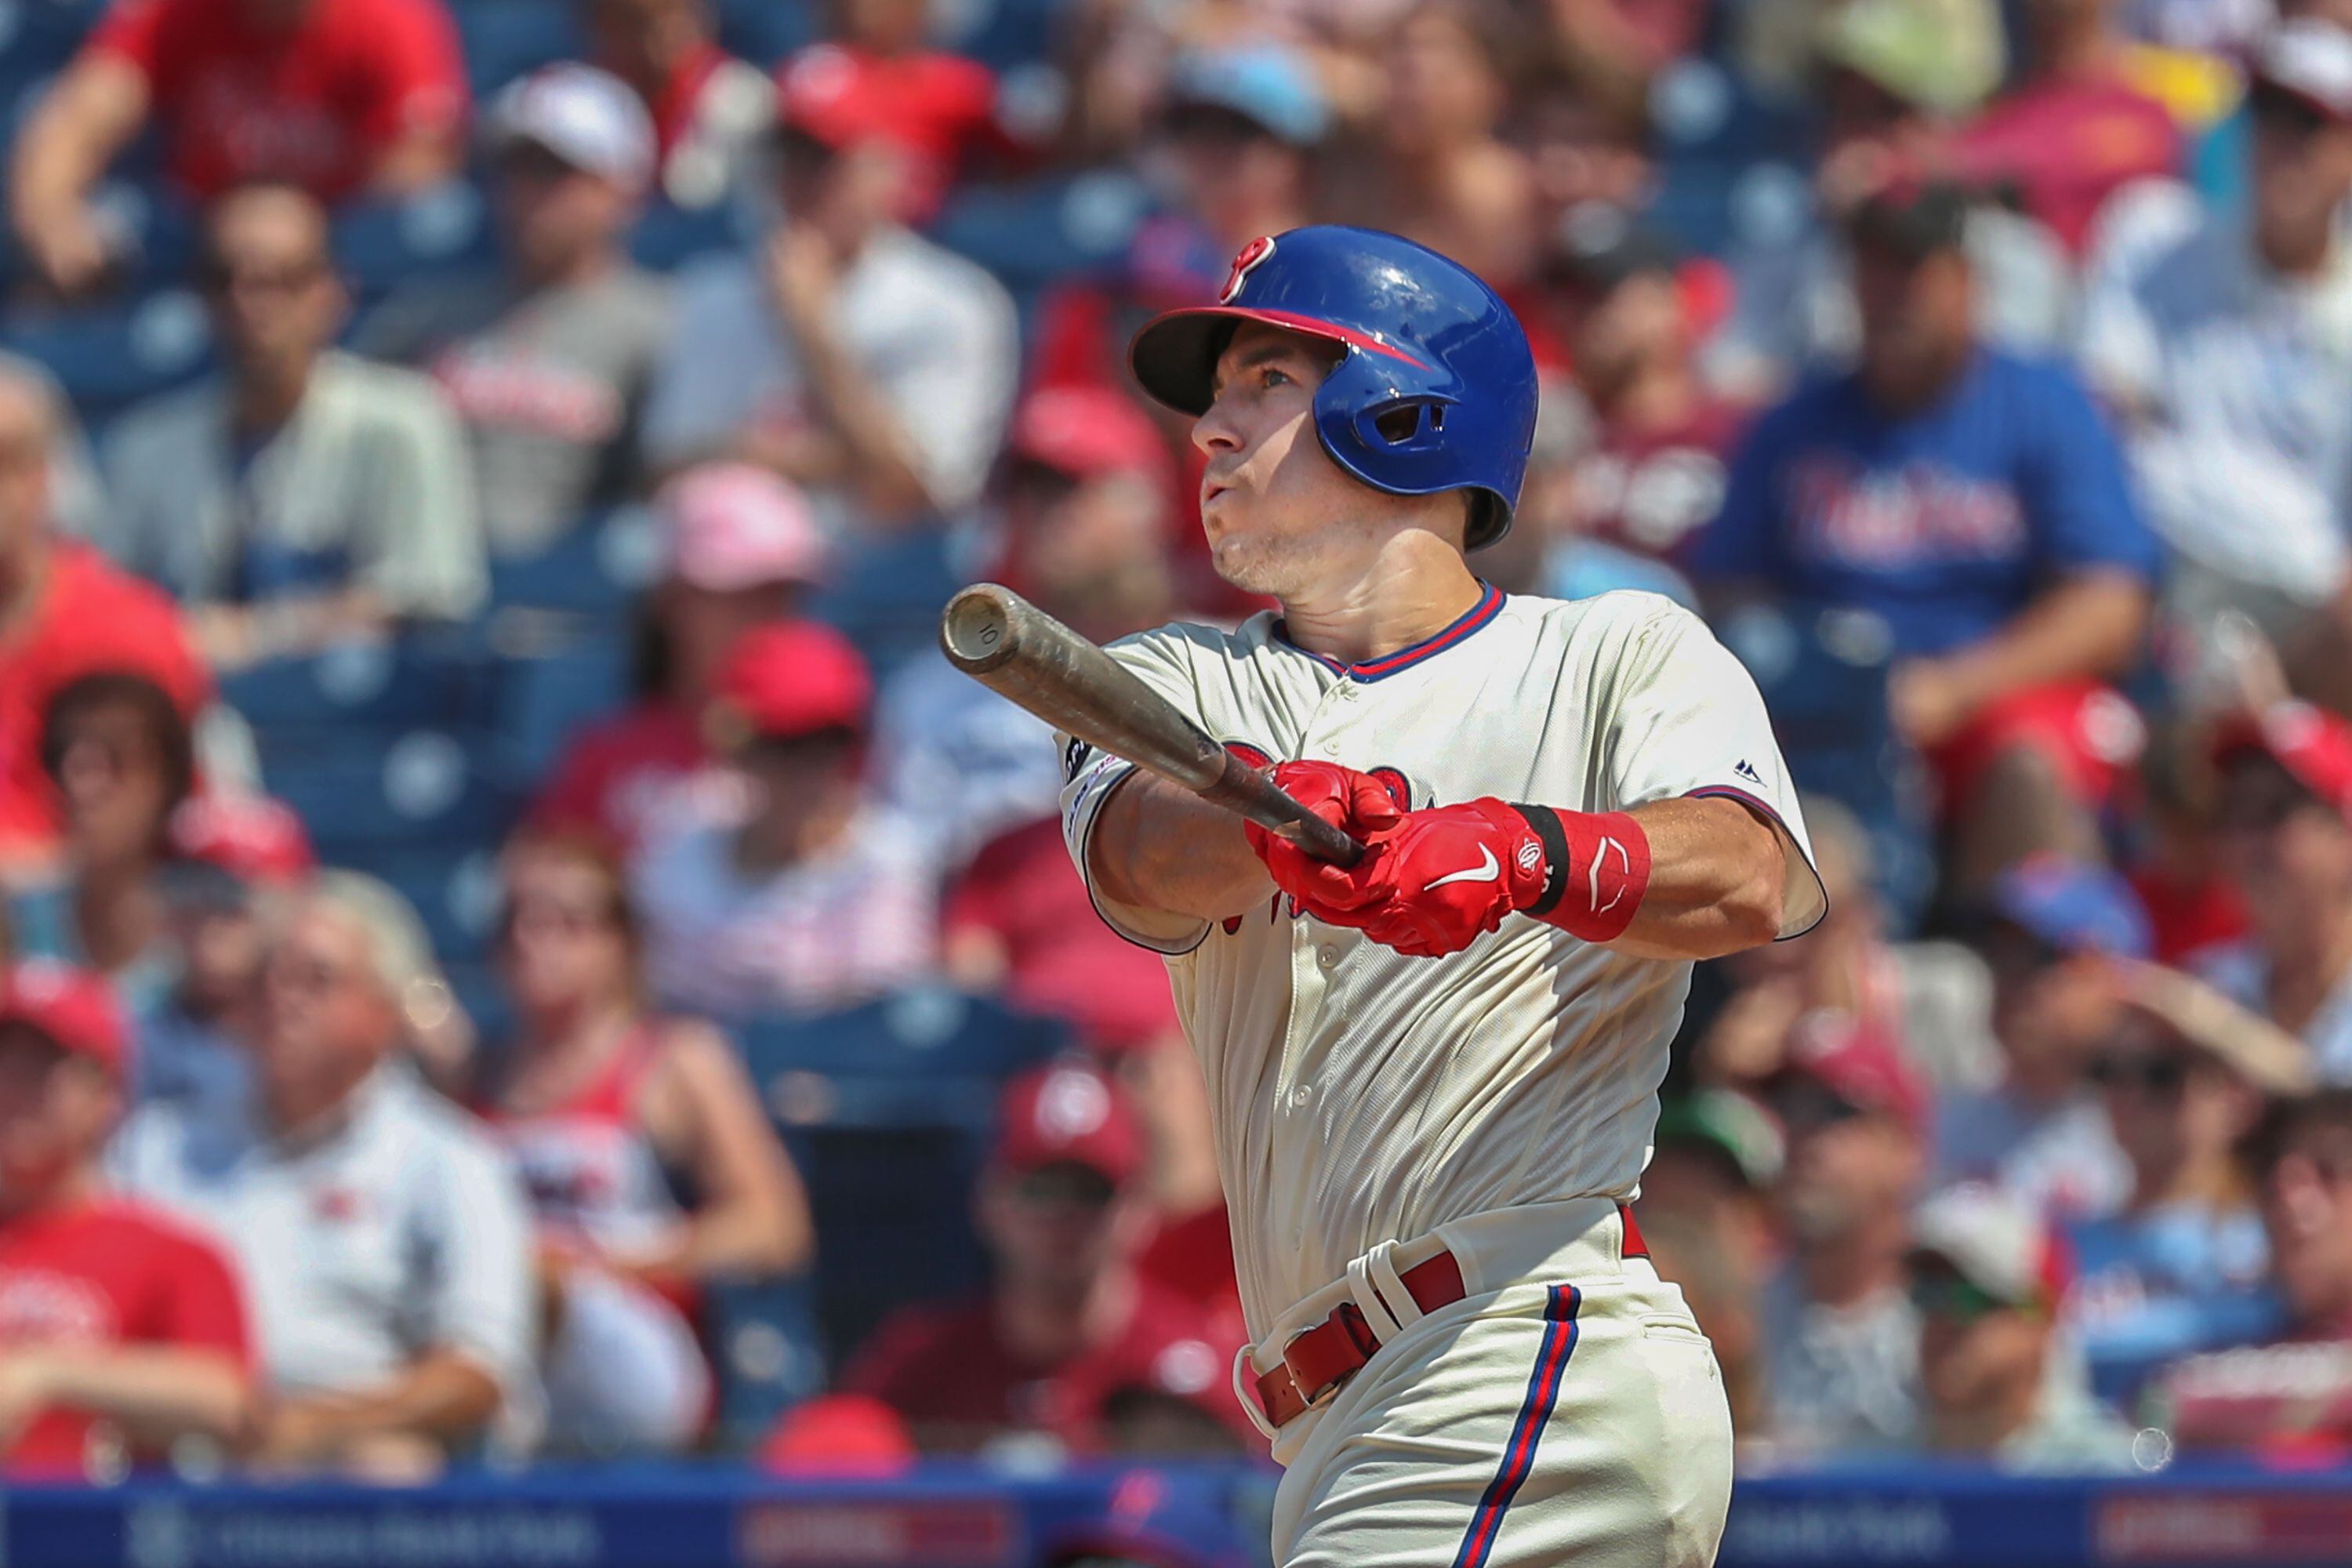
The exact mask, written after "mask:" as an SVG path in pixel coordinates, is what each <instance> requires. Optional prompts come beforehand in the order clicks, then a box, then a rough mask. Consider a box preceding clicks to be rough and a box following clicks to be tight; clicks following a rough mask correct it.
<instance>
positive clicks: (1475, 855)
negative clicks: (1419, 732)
mask: <svg viewBox="0 0 2352 1568" xmlns="http://www.w3.org/2000/svg"><path fill="white" fill-rule="evenodd" d="M1380 847H1381V858H1380V866H1379V868H1378V871H1377V873H1376V875H1375V877H1374V880H1376V881H1377V882H1378V883H1380V884H1381V889H1382V891H1383V893H1384V895H1385V896H1384V897H1382V898H1381V900H1380V901H1379V903H1378V904H1376V905H1374V906H1372V907H1370V908H1369V909H1360V910H1358V913H1357V918H1356V920H1355V921H1353V922H1351V923H1354V924H1356V925H1357V926H1358V927H1359V929H1360V930H1361V931H1363V933H1364V934H1365V935H1366V936H1369V937H1370V938H1371V939H1372V940H1373V941H1374V942H1379V943H1381V945H1382V946H1385V947H1391V948H1393V949H1395V950H1396V951H1397V952H1402V953H1405V954H1407V955H1408V956H1411V957H1414V958H1444V957H1445V956H1446V955H1448V954H1449V953H1455V952H1461V951H1462V950H1463V949H1464V948H1465V947H1468V946H1469V945H1470V944H1471V943H1472V942H1475V941H1476V940H1477V939H1478V938H1479V937H1481V936H1484V935H1485V934H1486V932H1488V931H1493V930H1494V929H1496V927H1497V926H1499V925H1501V924H1502V923H1503V917H1504V916H1505V915H1507V914H1510V913H1513V912H1514V911H1516V910H1524V909H1526V908H1528V906H1529V905H1531V904H1533V903H1535V902H1536V901H1537V900H1538V899H1539V898H1541V897H1542V895H1543V890H1544V884H1545V879H1546V859H1545V854H1544V847H1543V842H1542V840H1541V839H1539V838H1538V837H1536V833H1535V829H1533V828H1532V827H1530V826H1528V819H1527V818H1526V817H1525V816H1521V815H1520V814H1519V813H1518V812H1517V810H1516V809H1514V808H1513V807H1511V806H1509V805H1505V804H1504V803H1503V802H1501V801H1499V800H1495V799H1493V798H1491V797H1490V798H1485V799H1479V800H1471V801H1465V802H1463V803H1462V804H1461V805H1441V806H1435V807H1433V808H1431V809H1430V810H1427V811H1414V812H1408V813H1407V814H1406V815H1405V816H1404V819H1403V821H1402V822H1400V823H1399V824H1398V825H1397V826H1395V827H1393V828H1392V829H1391V830H1390V831H1389V832H1387V833H1385V834H1382V835H1381V840H1380ZM1367 858H1370V857H1367Z"/></svg>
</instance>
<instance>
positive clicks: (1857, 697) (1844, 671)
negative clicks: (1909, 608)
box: [1717, 606, 1936, 930]
mask: <svg viewBox="0 0 2352 1568" xmlns="http://www.w3.org/2000/svg"><path fill="white" fill-rule="evenodd" d="M1717 631H1718V632H1719V634H1720V635H1721V637H1722V638H1723V642H1724V646H1725V647H1728V648H1729V649H1730V650H1731V651H1732V653H1733V654H1734V655H1736V656H1737V657H1738V658H1739V660H1740V662H1741V663H1742V664H1744V665H1746V666H1747V667H1748V673H1749V674H1750V675H1753V676H1754V677H1755V678H1756V684H1757V686H1758V688H1759V689H1760V690H1761V691H1762V692H1763V694H1764V703H1765V706H1766V708H1768V709H1769V710H1770V712H1771V714H1772V727H1773V731H1774V733H1775V735H1776V736H1777V738H1778V739H1779V741H1780V752H1781V755H1782V756H1783V757H1784V758H1785V759H1786V760H1787V762H1788V764H1789V774H1790V777H1791V778H1793V779H1794V780H1795V781H1796V783H1797V786H1798V788H1800V789H1803V790H1808V791H1812V792H1816V793H1818V794H1821V795H1826V796H1828V797H1829V798H1830V799H1832V800H1834V801H1836V802H1838V803H1839V804H1840V805H1843V806H1844V807H1845V808H1846V809H1847V810H1848V811H1850V812H1852V813H1853V815H1854V816H1855V817H1856V818H1858V819H1859V820H1860V822H1861V824H1862V827H1863V830H1864V833H1866V834H1867V835H1868V836H1869V839H1870V848H1871V857H1872V860H1873V862H1874V865H1873V873H1874V882H1875V885H1876V889H1877V891H1878V894H1879V897H1880V898H1881V899H1882V900H1884V902H1885V906H1886V910H1887V914H1888V918H1889V920H1890V921H1891V923H1892V924H1894V925H1895V928H1896V929H1897V930H1908V929H1909V928H1911V927H1912V926H1913V925H1914V924H1915V923H1916V921H1917V920H1918V918H1919V916H1920V915H1921V914H1922V913H1923V912H1924V911H1925V910H1926V906H1927V899H1928V897H1929V895H1930V893H1931V892H1932V891H1933V889H1934V885H1935V872H1936V865H1935V854H1934V831H1935V826H1934V823H1933V820H1932V818H1931V816H1930V805H1929V794H1928V784H1927V778H1926V775H1925V773H1924V771H1923V768H1922V764H1921V763H1920V761H1919V758H1918V757H1917V755H1916V753H1915V752H1913V751H1912V750H1911V748H1910V747H1909V746H1907V745H1906V744H1905V743H1904V742H1903V740H1902V738H1901V737H1900V736H1898V735H1897V734H1896V733H1895V725H1894V721H1893V719H1892V717H1891V716H1890V714H1889V712H1888V709H1887V702H1886V678H1887V669H1888V667H1889V664H1890V662H1891V660H1892V658H1893V655H1894V637H1893V634H1892V631H1891V629H1890V628H1889V627H1888V626H1886V624H1885V621H1883V620H1881V619H1880V618H1879V617H1877V616H1874V615H1873V614H1871V613H1870V612H1867V611H1858V610H1818V611H1806V610H1802V609H1792V608H1786V607H1783V608H1765V607H1763V606H1749V607H1746V608H1742V609H1739V610H1737V611H1734V612H1733V613H1731V614H1730V615H1728V616H1724V617H1722V619H1721V621H1720V624H1719V625H1718V626H1717Z"/></svg>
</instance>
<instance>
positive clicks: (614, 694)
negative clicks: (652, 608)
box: [492, 633, 629, 780]
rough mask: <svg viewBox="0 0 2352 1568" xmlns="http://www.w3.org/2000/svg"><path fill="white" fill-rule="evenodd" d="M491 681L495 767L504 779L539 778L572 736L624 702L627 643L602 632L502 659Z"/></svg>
mask: <svg viewBox="0 0 2352 1568" xmlns="http://www.w3.org/2000/svg"><path fill="white" fill-rule="evenodd" d="M496 679H497V691H496V696H495V698H494V702H493V708H492V714H493V727H494V731H495V733H496V734H497V737H498V757H499V766H500V768H501V770H502V771H503V772H504V773H505V775H506V776H507V777H509V778H515V779H524V780H536V779H540V778H542V777H544V776H545V774H546V773H547V770H548V769H549V768H550V767H551V765H552V764H553V763H554V762H555V760H556V759H557V757H558V756H560V755H561V754H562V751H563V748H564V746H565V745H566V744H567V743H568V742H570V741H571V739H572V735H573V733H574V732H575V731H578V730H579V729H580V728H581V727H582V726H583V725H585V724H587V723H590V722H591V721H594V720H596V719H599V718H602V717H604V715H605V714H608V713H610V712H612V711H613V710H615V709H617V708H619V707H620V706H621V705H622V704H623V703H625V701H627V700H628V696H629V649H628V644H627V640H626V639H625V637H619V636H615V635H611V634H609V633H607V634H604V635H600V636H593V637H583V638H579V639H577V640H573V641H570V642H567V643H565V644H562V645H561V646H559V647H553V648H551V649H549V650H548V651H546V652H543V653H539V654H534V655H530V656H528V657H520V658H508V659H504V660H502V661H500V663H499V667H498V670H497V677H496Z"/></svg>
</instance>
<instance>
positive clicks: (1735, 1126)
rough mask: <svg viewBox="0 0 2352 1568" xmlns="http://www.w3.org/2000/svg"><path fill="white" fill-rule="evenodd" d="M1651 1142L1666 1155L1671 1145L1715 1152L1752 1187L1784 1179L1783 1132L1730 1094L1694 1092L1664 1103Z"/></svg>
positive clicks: (1756, 1107) (1725, 1091)
mask: <svg viewBox="0 0 2352 1568" xmlns="http://www.w3.org/2000/svg"><path fill="white" fill-rule="evenodd" d="M1651 1142H1652V1143H1653V1144H1654V1145H1655V1146H1656V1147H1658V1148H1661V1149H1663V1148H1664V1147H1665V1146H1666V1145H1667V1144H1669V1143H1684V1144H1690V1143H1696V1144H1697V1145H1699V1146H1700V1147H1702V1148H1706V1149H1712V1150H1714V1151H1715V1152H1717V1153H1719V1154H1721V1155H1723V1157H1724V1158H1726V1159H1727V1160H1729V1161H1730V1162H1731V1165H1732V1168H1733V1169H1734V1170H1736V1171H1738V1173H1739V1175H1740V1179H1741V1180H1743V1181H1745V1182H1746V1183H1747V1184H1748V1185H1749V1186H1751V1187H1769V1186H1770V1185H1771V1184H1773V1183H1774V1182H1776V1181H1778V1180H1780V1161H1781V1154H1782V1146H1781V1142H1780V1130H1779V1129H1777V1128H1776V1127H1774V1126H1773V1125H1772V1119H1771V1118H1770V1117H1769V1116H1768V1115H1766V1114H1765V1112H1764V1110H1763V1108H1762V1107H1760V1106H1759V1105H1758V1104H1757V1103H1756V1102H1755V1101H1754V1100H1750V1099H1748V1097H1747V1096H1746V1095H1744V1094H1734V1093H1732V1092H1731V1091H1730V1090H1729V1089H1695V1090H1693V1091H1692V1092H1691V1093H1689V1094H1686V1095H1676V1096H1675V1097H1673V1098H1671V1099H1667V1100H1661V1101H1660V1102H1659V1105H1658V1130H1657V1132H1656V1134H1655V1135H1654V1137H1653V1138H1652V1139H1651Z"/></svg>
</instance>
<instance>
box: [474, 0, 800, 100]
mask: <svg viewBox="0 0 2352 1568" xmlns="http://www.w3.org/2000/svg"><path fill="white" fill-rule="evenodd" d="M783 8H784V9H788V10H789V9H792V7H790V6H786V7H783ZM454 9H455V11H456V15H457V37H458V39H459V42H460V43H461V44H462V46H463V47H464V48H465V51H466V75H467V79H469V80H471V81H472V83H473V87H474V96H475V97H476V99H478V100H488V98H489V97H490V95H491V94H493V93H495V92H496V91H498V89H499V88H501V87H504V86H505V85H506V84H507V83H508V82H510V81H512V80H513V79H515V78H517V77H519V76H522V75H524V74H526V73H528V72H530V71H534V70H537V69H538V68H540V67H541V66H543V65H550V64H552V63H553V62H554V61H557V60H566V59H577V58H580V55H581V52H582V49H581V38H580V29H579V27H578V26H576V25H575V24H574V23H573V21H572V12H573V9H574V8H573V6H572V5H570V4H568V3H567V0H467V4H465V5H458V6H457V7H455V8H454Z"/></svg>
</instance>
